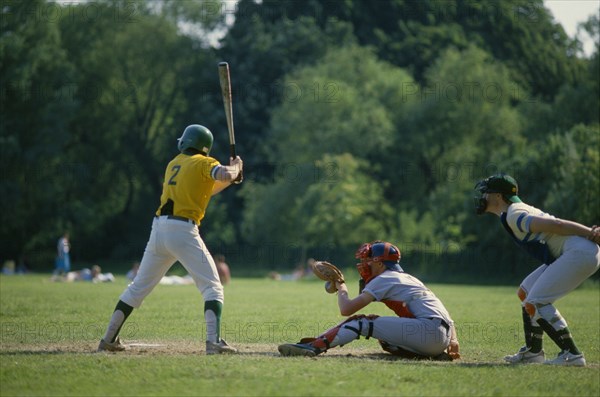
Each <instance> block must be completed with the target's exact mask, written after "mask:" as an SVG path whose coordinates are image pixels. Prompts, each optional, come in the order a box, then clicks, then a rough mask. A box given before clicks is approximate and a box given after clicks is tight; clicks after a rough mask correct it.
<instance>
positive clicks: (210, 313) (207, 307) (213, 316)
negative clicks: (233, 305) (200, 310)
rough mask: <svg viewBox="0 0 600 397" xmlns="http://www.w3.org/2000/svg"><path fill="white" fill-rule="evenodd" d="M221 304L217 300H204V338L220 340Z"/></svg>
mask: <svg viewBox="0 0 600 397" xmlns="http://www.w3.org/2000/svg"><path fill="white" fill-rule="evenodd" d="M222 311H223V304H222V303H221V302H219V301H206V302H204V320H205V321H206V340H207V341H210V342H214V343H217V342H219V341H220V340H221V312H222Z"/></svg>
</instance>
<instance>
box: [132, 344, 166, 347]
mask: <svg viewBox="0 0 600 397" xmlns="http://www.w3.org/2000/svg"><path fill="white" fill-rule="evenodd" d="M127 346H131V347H165V346H167V345H163V344H160V343H128V344H127Z"/></svg>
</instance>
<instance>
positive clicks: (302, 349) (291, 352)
mask: <svg viewBox="0 0 600 397" xmlns="http://www.w3.org/2000/svg"><path fill="white" fill-rule="evenodd" d="M277 350H279V353H280V354H281V355H282V356H305V357H315V356H316V355H317V354H321V353H322V352H323V351H322V350H321V349H318V348H316V347H314V346H312V345H310V344H308V343H288V344H285V345H279V347H278V348H277Z"/></svg>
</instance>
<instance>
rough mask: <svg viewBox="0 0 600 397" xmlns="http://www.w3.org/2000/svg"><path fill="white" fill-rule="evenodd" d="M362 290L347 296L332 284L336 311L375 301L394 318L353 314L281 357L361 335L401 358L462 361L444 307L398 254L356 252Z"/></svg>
mask: <svg viewBox="0 0 600 397" xmlns="http://www.w3.org/2000/svg"><path fill="white" fill-rule="evenodd" d="M356 258H358V259H360V263H359V264H358V265H357V268H358V272H359V274H360V277H361V279H362V282H363V283H361V286H362V285H364V286H365V287H364V289H362V291H361V293H360V295H358V296H357V297H356V298H354V299H350V298H349V297H348V288H347V287H346V284H344V283H339V282H337V283H336V287H337V289H338V306H339V308H340V313H341V314H342V315H343V316H349V315H352V314H354V313H356V312H357V311H359V310H360V309H362V308H363V307H365V306H367V305H368V304H369V303H371V302H373V301H378V302H383V303H385V304H386V306H388V307H389V308H390V309H391V310H393V311H394V313H396V316H381V317H379V316H375V315H369V316H365V315H355V316H351V317H349V318H348V319H346V321H344V322H342V323H341V324H338V325H337V326H335V327H333V328H331V329H329V330H327V331H325V332H324V333H323V334H321V335H319V336H317V337H316V338H304V339H303V340H301V341H300V343H294V344H284V345H280V346H279V352H280V353H281V354H282V355H284V356H316V355H317V354H321V353H323V352H325V351H326V350H327V349H330V348H332V347H336V346H343V345H345V344H347V343H349V342H352V341H353V340H355V339H358V338H360V336H361V335H362V336H364V337H366V338H367V339H369V338H370V337H373V338H375V339H378V340H379V343H380V344H381V347H382V348H383V349H384V350H385V351H387V352H389V353H392V354H394V355H397V356H401V357H405V358H434V359H439V360H452V359H457V358H460V354H459V345H458V340H457V338H456V330H455V328H454V322H453V321H452V319H451V318H450V315H449V314H448V311H447V310H446V308H445V307H444V305H443V304H442V302H441V301H440V300H439V299H438V298H437V297H436V296H435V295H434V293H433V292H431V290H429V289H428V288H427V287H425V285H423V283H422V282H421V281H419V280H418V279H417V278H416V277H413V276H411V275H410V274H407V273H405V272H404V270H402V268H401V267H400V264H399V262H400V250H399V249H398V247H396V246H394V245H392V244H390V243H388V242H384V241H374V242H372V243H365V244H363V245H361V246H360V248H359V249H358V251H356Z"/></svg>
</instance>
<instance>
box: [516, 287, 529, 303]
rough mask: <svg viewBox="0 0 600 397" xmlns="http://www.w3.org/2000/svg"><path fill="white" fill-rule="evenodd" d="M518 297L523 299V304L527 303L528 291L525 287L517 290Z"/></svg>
mask: <svg viewBox="0 0 600 397" xmlns="http://www.w3.org/2000/svg"><path fill="white" fill-rule="evenodd" d="M517 296H518V297H519V299H521V302H525V298H527V291H525V290H524V289H523V287H519V289H518V290H517Z"/></svg>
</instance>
